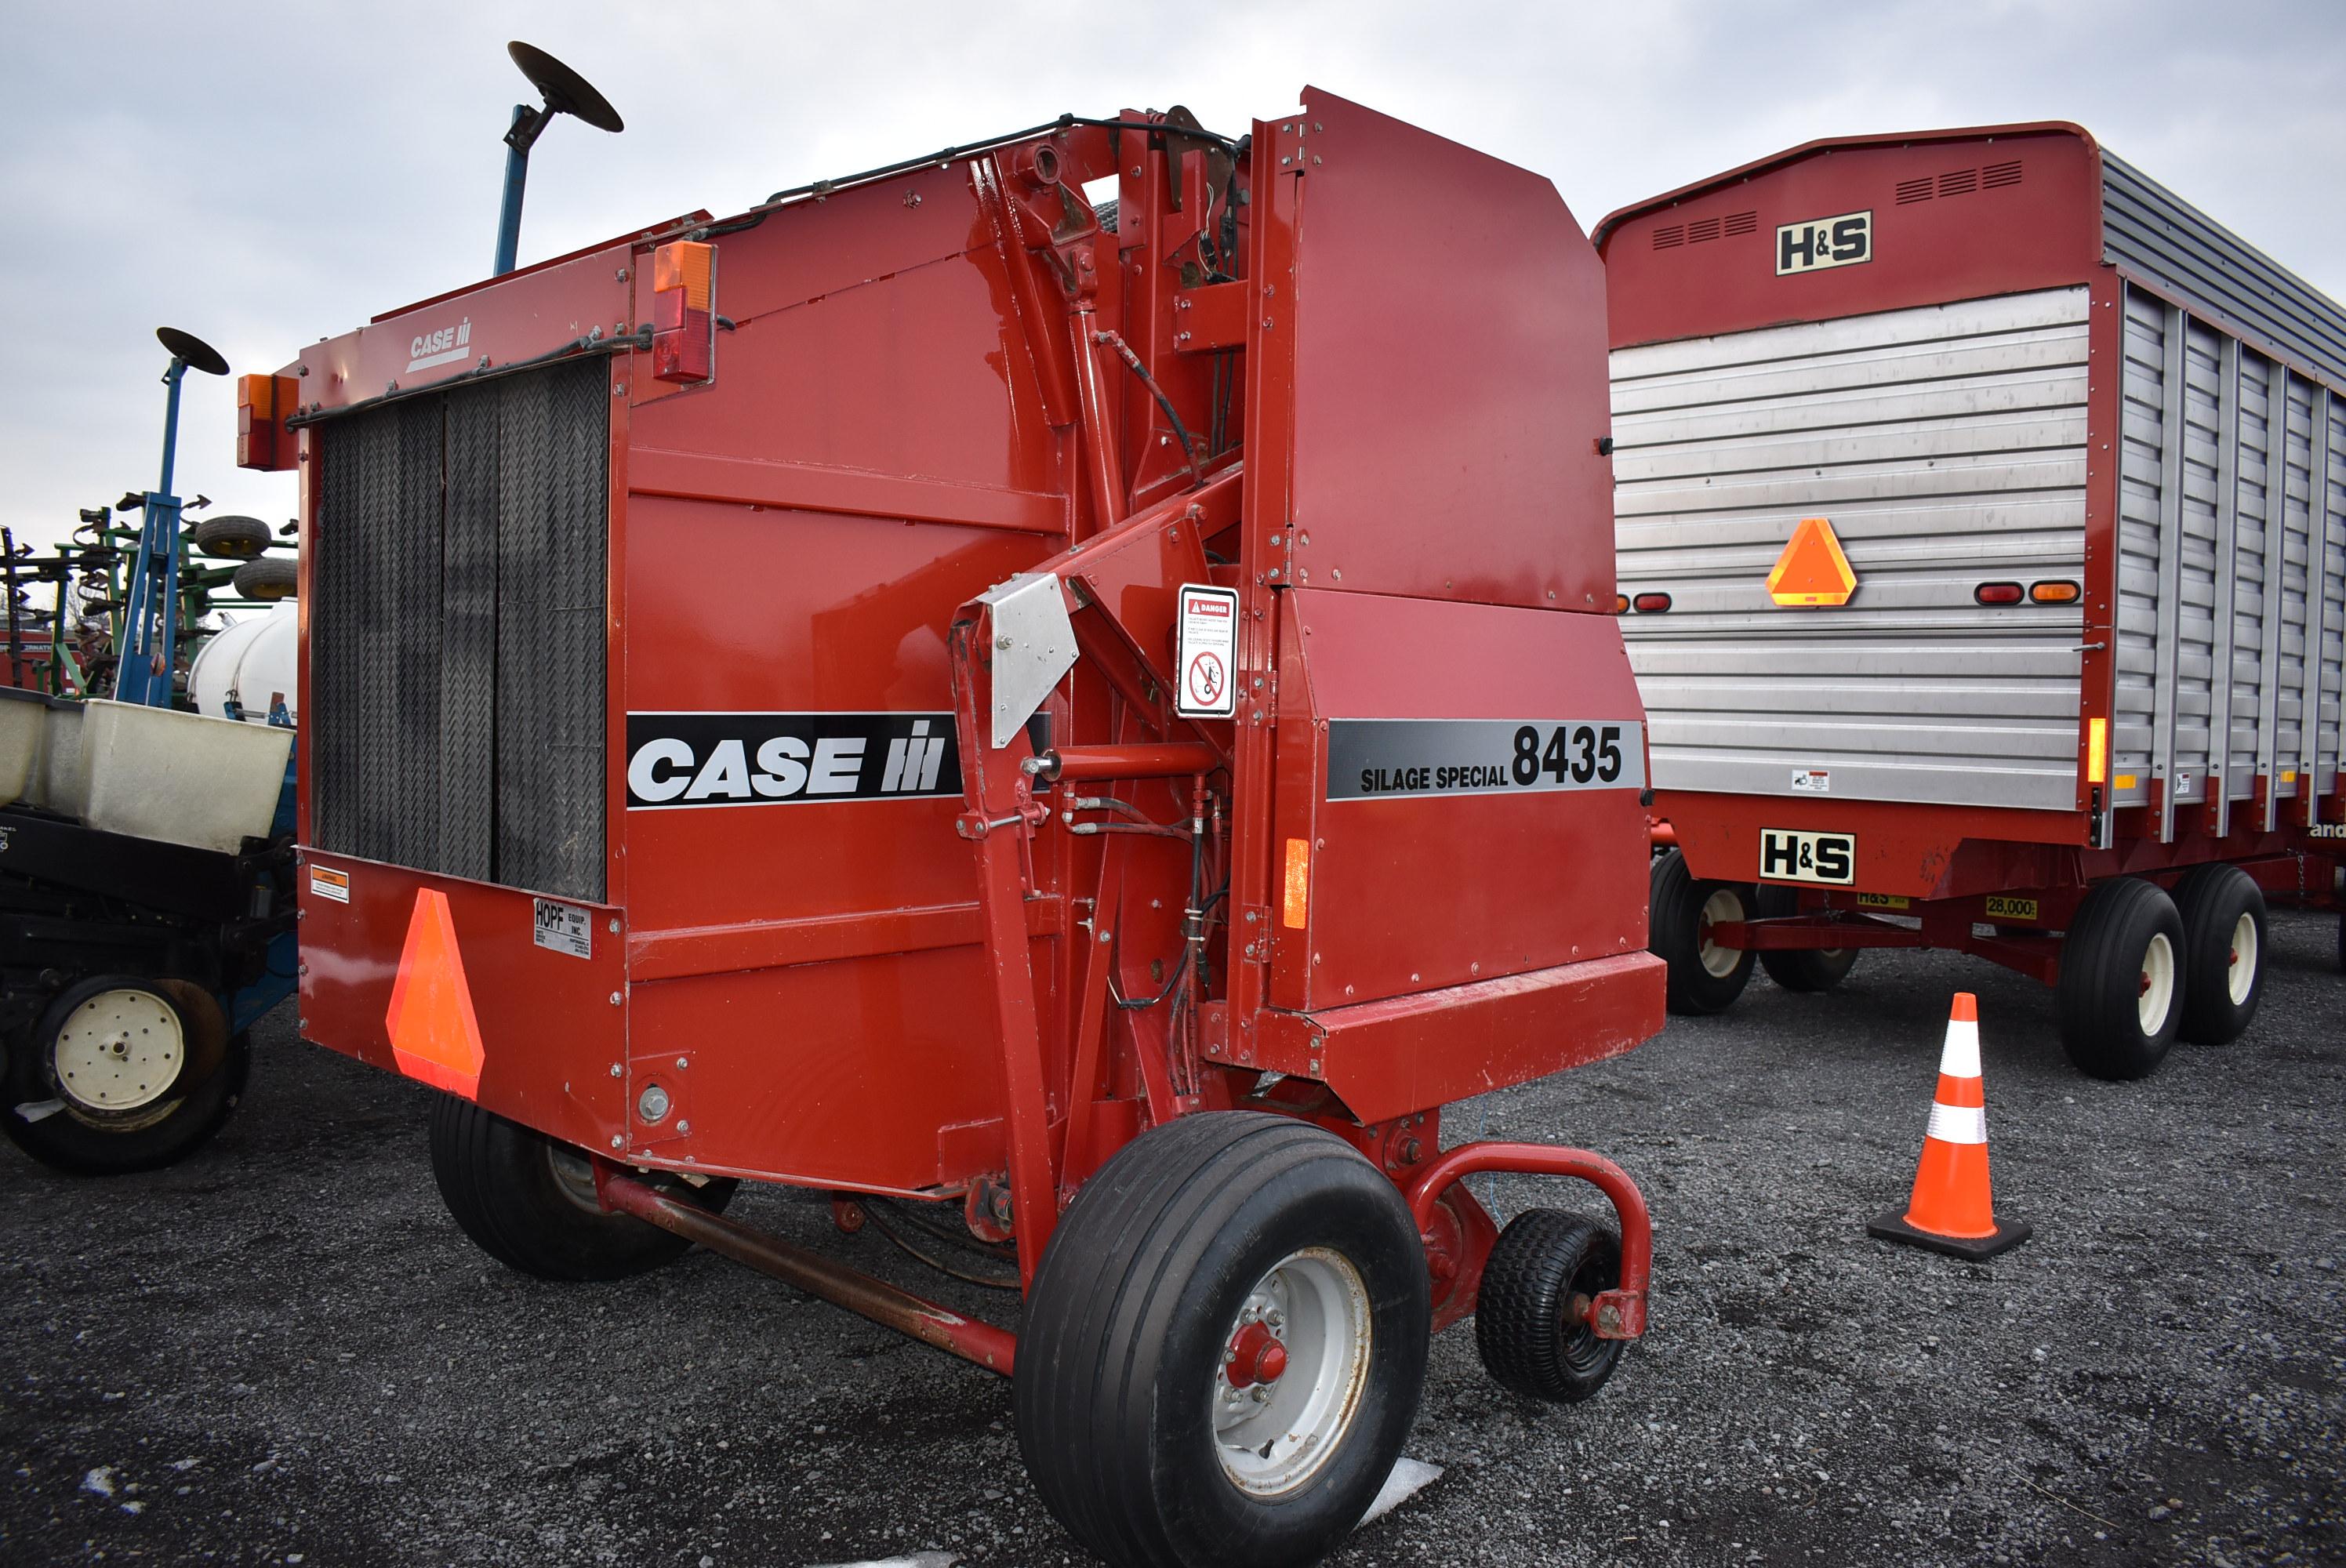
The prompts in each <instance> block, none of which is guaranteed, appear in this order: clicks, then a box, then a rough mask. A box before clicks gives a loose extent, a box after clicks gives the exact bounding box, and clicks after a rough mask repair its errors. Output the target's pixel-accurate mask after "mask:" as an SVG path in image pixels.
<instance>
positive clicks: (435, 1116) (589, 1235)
mask: <svg viewBox="0 0 2346 1568" xmlns="http://www.w3.org/2000/svg"><path fill="white" fill-rule="evenodd" d="M431 1139H432V1176H433V1181H435V1182H436V1183H437V1184H438V1185H439V1187H440V1198H441V1201H442V1202H443V1203H444V1204H445V1205H446V1206H447V1208H448V1213H449V1216H450V1217H452V1218H454V1220H455V1222H456V1224H457V1226H458V1227H460V1228H461V1229H462V1230H463V1231H464V1234H465V1235H466V1236H468V1237H472V1239H473V1241H474V1245H476V1246H477V1247H480V1249H481V1250H482V1251H484V1252H485V1253H487V1254H488V1255H489V1256H490V1257H494V1258H495V1259H496V1260H497V1261H498V1262H500V1263H502V1264H504V1265H505V1266H506V1267H507V1268H513V1269H517V1270H518V1271H520V1272H521V1273H524V1274H527V1275H532V1276H534V1277H535V1278H539V1279H557V1280H571V1281H586V1280H607V1279H627V1278H633V1277H634V1276H636V1275H638V1274H644V1273H648V1272H649V1271H650V1270H652V1269H655V1268H659V1267H661V1266H662V1265H663V1264H667V1263H672V1262H674V1261H675V1260H676V1259H677V1258H678V1257H682V1256H684V1254H685V1253H687V1252H688V1251H690V1250H691V1248H692V1243H690V1242H688V1241H687V1240H686V1239H685V1238H684V1237H680V1236H678V1235H676V1234H674V1233H673V1232H671V1231H666V1230H662V1229H661V1228H660V1227H658V1226H656V1225H648V1224H646V1223H645V1222H644V1221H642V1220H640V1219H637V1218H636V1217H634V1216H633V1215H626V1214H613V1213H611V1212H609V1211H607V1210H606V1209H604V1208H602V1207H600V1206H599V1205H598V1204H597V1202H596V1201H595V1197H594V1176H593V1166H592V1164H591V1162H590V1161H589V1160H588V1158H587V1156H586V1153H585V1152H584V1151H583V1150H579V1149H574V1148H571V1147H570V1146H569V1145H566V1144H564V1143H561V1142H559V1141H558V1140H556V1139H554V1138H550V1137H548V1136H546V1135H545V1134H544V1133H541V1132H538V1131H536V1130H535V1129H534V1128H530V1127H525V1126H523V1125H521V1124H520V1123H518V1122H511V1121H507V1120H506V1119H505V1117H503V1116H500V1115H495V1113H493V1112H490V1111H484V1110H483V1109H482V1108H481V1107H480V1106H478V1105H474V1104H473V1103H472V1102H471V1101H469V1100H460V1099H458V1098H456V1096H455V1095H439V1096H438V1097H437V1098H435V1099H434V1100H433V1105H432V1134H431ZM643 1179H645V1180H647V1181H649V1182H650V1183H651V1184H652V1185H654V1186H658V1187H659V1188H660V1189H661V1190H662V1191H664V1192H666V1193H668V1195H669V1196H673V1197H678V1198H682V1199H684V1200H685V1201H687V1202H688V1203H695V1204H698V1205H699V1206H700V1207H702V1208H705V1209H707V1210H709V1212H710V1213H711V1214H722V1213H723V1212H724V1211H725V1206H726V1205H727V1204H729V1203H730V1202H731V1201H732V1200H733V1193H734V1190H735V1188H736V1186H738V1185H739V1184H737V1183H735V1182H734V1181H732V1180H730V1179H729V1178H718V1179H715V1180H711V1181H709V1183H707V1184H706V1185H704V1186H699V1187H696V1186H692V1185H691V1184H690V1183H688V1182H687V1181H685V1180H683V1179H682V1178H681V1177H678V1176H668V1175H665V1174H656V1175H652V1176H646V1177H644V1178H643Z"/></svg>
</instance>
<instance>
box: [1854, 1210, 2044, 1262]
mask: <svg viewBox="0 0 2346 1568" xmlns="http://www.w3.org/2000/svg"><path fill="white" fill-rule="evenodd" d="M1865 1234H1866V1235H1868V1236H1872V1237H1880V1238H1881V1239H1882V1240H1883V1241H1902V1242H1904V1243H1906V1244H1907V1245H1908V1246H1909V1247H1928V1248H1929V1249H1930V1250H1932V1251H1933V1252H1943V1253H1945V1254H1946V1255H1947V1256H1948V1257H1962V1258H1966V1259H1969V1260H1970V1261H1971V1262H1974V1263H1977V1262H1979V1261H1980V1260H1981V1259H1982V1258H1985V1257H1994V1256H1995V1255H1996V1254H1997V1253H1999V1252H2009V1251H2011V1250H2012V1249H2013V1248H2014V1247H2018V1246H2019V1245H2020V1244H2021V1243H2022V1242H2024V1241H2025V1240H2027V1239H2028V1238H2029V1237H2032V1236H2034V1235H2035V1234H2036V1230H2035V1227H2034V1226H2032V1225H2030V1224H2029V1223H2028V1222H2027V1221H2026V1220H2025V1219H2003V1218H1998V1219H1997V1220H1996V1222H1995V1234H1994V1236H1940V1235H1937V1234H1936V1233H1934V1232H1932V1231H1928V1230H1917V1229H1915V1228H1914V1227H1913V1226H1911V1225H1909V1224H1907V1223H1906V1206H1905V1205H1904V1204H1898V1205H1896V1206H1894V1207H1890V1208H1885V1209H1883V1210H1882V1212H1881V1213H1880V1214H1878V1215H1876V1216H1875V1217H1873V1220H1872V1223H1870V1224H1869V1225H1867V1226H1866V1227H1865Z"/></svg>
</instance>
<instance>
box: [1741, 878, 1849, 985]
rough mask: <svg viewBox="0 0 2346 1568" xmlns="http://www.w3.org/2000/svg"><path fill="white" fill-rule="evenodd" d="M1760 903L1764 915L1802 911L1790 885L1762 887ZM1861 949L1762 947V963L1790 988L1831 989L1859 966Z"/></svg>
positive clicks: (1774, 976) (1776, 978)
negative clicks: (1777, 948) (1775, 948)
mask: <svg viewBox="0 0 2346 1568" xmlns="http://www.w3.org/2000/svg"><path fill="white" fill-rule="evenodd" d="M1759 904H1760V917H1761V918H1762V919H1770V918H1773V917H1775V916H1779V915H1795V914H1798V913H1800V894H1798V893H1796V892H1794V891H1792V890H1791V889H1790V888H1761V889H1760V898H1759ZM1859 951H1860V950H1859V949H1857V948H1853V947H1827V948H1785V949H1783V950H1781V951H1762V952H1760V968H1762V969H1764V970H1766V971H1767V972H1768V978H1769V979H1770V980H1772V981H1774V982H1775V983H1777V984H1778V985H1780V986H1782V987H1783V988H1784V989H1785V990H1787V991H1802V992H1817V991H1831V989H1832V988H1833V987H1834V986H1836V985H1839V984H1840V983H1841V982H1842V981H1844V980H1846V979H1848V978H1849V972H1850V971H1851V970H1852V969H1855V968H1856V967H1857V955H1858V952H1859Z"/></svg>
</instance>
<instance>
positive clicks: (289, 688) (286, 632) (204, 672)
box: [188, 599, 301, 724]
mask: <svg viewBox="0 0 2346 1568" xmlns="http://www.w3.org/2000/svg"><path fill="white" fill-rule="evenodd" d="M300 627H301V611H300V609H299V608H298V606H296V604H295V601H293V600H291V599H283V600H280V601H279V602H278V604H277V605H276V606H275V607H274V608H272V609H270V612H269V613H268V614H267V615H263V616H246V617H245V618H244V619H242V620H240V621H238V622H237V623H236V624H235V625H233V626H229V627H228V628H227V629H226V630H224V631H221V632H219V633H216V634H215V635H214V636H212V637H211V638H210V640H209V641H208V642H206V643H205V644H204V646H203V647H199V648H198V649H197V650H196V657H195V660H194V662H193V663H191V664H189V667H188V696H189V699H190V700H192V701H193V702H194V703H195V705H196V711H197V712H198V713H201V714H204V715H207V716H209V717H210V718H229V717H230V708H229V705H230V703H234V704H235V705H236V706H237V708H238V709H240V711H241V713H242V716H243V718H244V719H245V721H246V722H247V723H250V724H266V723H267V722H268V721H269V705H270V699H271V698H272V697H277V696H279V695H280V694H281V695H282V696H283V697H284V699H285V709H286V711H287V712H288V713H290V714H291V715H292V716H293V718H294V721H295V722H296V723H299V722H300V720H301V691H300V689H299V681H298V676H299V673H300V670H301V664H300V657H301V632H300Z"/></svg>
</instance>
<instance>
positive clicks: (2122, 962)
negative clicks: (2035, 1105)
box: [2054, 877, 2188, 1081]
mask: <svg viewBox="0 0 2346 1568" xmlns="http://www.w3.org/2000/svg"><path fill="white" fill-rule="evenodd" d="M2184 952H2185V949H2184V942H2183V917H2182V916H2181V915H2180V914H2178V913H2177V912H2176V908H2175V901H2173V900H2172V899H2170V898H2168V896H2167V893H2166V891H2165V890H2164V889H2162V888H2160V887H2158V886H2157V885H2156V884H2155V883H2151V882H2147V881H2142V880H2141V879H2140V878H2137V877H2117V878H2114V879H2112V880H2111V881H2106V882H2104V883H2102V884H2101V885H2100V886H2098V887H2096V888H2095V889H2094V890H2093V891H2091V892H2089V893H2087V894H2086V898H2085V901H2084V902H2083V903H2081V904H2079V905H2078V906H2077V913H2076V918H2075V919H2073V920H2072V921H2070V922H2069V931H2068V934H2067V937H2066V940H2064V942H2062V944H2061V976H2060V980H2059V982H2058V983H2057V984H2056V985H2055V993H2054V994H2055V1007H2056V1010H2057V1011H2058V1013H2059V1014H2060V1018H2061V1046H2062V1049H2063V1050H2065V1051H2066V1052H2067V1053H2068V1054H2069V1060H2070V1062H2071V1064H2074V1065H2075V1066H2076V1069H2077V1071H2079V1072H2080V1073H2083V1074H2086V1076H2087V1077H2089V1078H2108V1079H2114V1080H2120V1081H2124V1080H2127V1079H2133V1078H2145V1077H2148V1076H2149V1075H2150V1074H2151V1073H2152V1072H2153V1071H2155V1070H2156V1069H2157V1066H2158V1064H2159V1063H2160V1062H2161V1061H2163V1060H2164V1059H2165V1058H2166V1055H2167V1052H2168V1047H2169V1046H2171V1045H2173V1044H2175V1035H2176V1031H2177V1030H2178V1028H2180V1027H2181V1025H2182V1022H2183V1008H2184V1003H2185V1000H2186V997H2187V993H2188V976H2187V974H2186V972H2185V965H2184V962H2183V960H2184ZM2160 993H2163V994H2164V995H2165V997H2166V1005H2165V1007H2164V1009H2163V1010H2160V1009H2158V1008H2157V1007H2156V1006H2155V1004H2153V1003H2148V1002H2146V1000H2145V999H2146V998H2147V997H2154V996H2156V995H2157V994H2160ZM2146 1012H2149V1013H2154V1014H2155V1016H2153V1017H2151V1018H2149V1019H2148V1020H2146V1018H2145V1016H2144V1014H2145V1013H2146Z"/></svg>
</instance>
